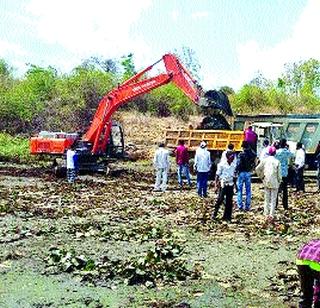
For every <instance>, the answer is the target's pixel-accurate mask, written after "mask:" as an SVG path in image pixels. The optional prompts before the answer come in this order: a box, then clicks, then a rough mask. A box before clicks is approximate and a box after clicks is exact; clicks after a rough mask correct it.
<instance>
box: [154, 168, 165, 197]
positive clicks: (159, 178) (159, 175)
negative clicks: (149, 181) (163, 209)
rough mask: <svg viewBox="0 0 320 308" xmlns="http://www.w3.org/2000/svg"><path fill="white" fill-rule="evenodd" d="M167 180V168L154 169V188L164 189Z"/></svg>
mask: <svg viewBox="0 0 320 308" xmlns="http://www.w3.org/2000/svg"><path fill="white" fill-rule="evenodd" d="M167 182H168V168H157V169H156V183H155V185H154V189H155V190H160V189H161V190H162V191H165V190H166V189H167Z"/></svg>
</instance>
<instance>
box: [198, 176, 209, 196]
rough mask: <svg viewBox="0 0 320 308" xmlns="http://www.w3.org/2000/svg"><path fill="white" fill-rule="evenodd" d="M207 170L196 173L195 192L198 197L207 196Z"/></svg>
mask: <svg viewBox="0 0 320 308" xmlns="http://www.w3.org/2000/svg"><path fill="white" fill-rule="evenodd" d="M208 176H209V172H198V173H197V192H198V195H199V196H200V197H207V196H208V194H207V189H208Z"/></svg>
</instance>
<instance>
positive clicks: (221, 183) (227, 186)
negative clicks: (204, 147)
mask: <svg viewBox="0 0 320 308" xmlns="http://www.w3.org/2000/svg"><path fill="white" fill-rule="evenodd" d="M234 159H235V153H234V152H227V153H226V160H221V162H220V163H219V164H218V168H217V172H216V180H215V186H216V188H220V187H221V190H220V193H219V197H218V200H217V202H216V204H215V209H214V212H213V214H212V218H213V219H215V218H216V217H217V214H218V211H219V208H220V205H221V204H222V202H223V200H224V197H225V198H226V206H225V210H224V214H223V217H222V219H223V220H226V221H231V217H232V197H233V185H234V178H235V172H236V165H235V164H234V163H233V162H234Z"/></svg>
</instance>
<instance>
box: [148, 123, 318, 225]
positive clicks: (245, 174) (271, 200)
mask: <svg viewBox="0 0 320 308" xmlns="http://www.w3.org/2000/svg"><path fill="white" fill-rule="evenodd" d="M256 145H257V136H256V134H255V133H254V132H253V131H252V129H251V127H249V128H248V130H247V131H246V133H245V140H244V141H243V143H242V148H243V150H242V151H241V152H240V153H239V154H237V153H236V152H235V151H234V146H233V144H229V145H228V148H227V149H226V150H225V151H224V152H223V153H222V156H221V160H220V162H219V163H218V164H217V170H216V173H215V179H214V182H213V186H214V189H215V192H216V193H217V194H218V197H217V200H216V203H215V207H214V211H213V214H212V218H213V219H216V218H217V216H218V212H219V209H220V206H221V205H222V204H223V203H225V210H224V214H223V217H222V219H223V220H226V221H230V220H231V219H232V208H233V195H234V193H235V192H236V194H237V198H236V200H237V207H238V209H239V210H240V211H250V208H251V175H252V172H253V171H255V172H256V174H257V176H258V177H259V178H261V180H262V182H263V186H264V214H265V215H266V216H267V218H268V220H270V221H272V220H273V219H274V215H275V209H276V206H277V203H278V195H279V192H282V204H283V208H284V209H286V210H287V209H288V183H289V177H288V173H289V166H290V162H291V160H294V164H293V170H294V174H295V176H294V183H295V187H296V193H297V194H299V193H301V192H304V190H305V186H304V179H303V172H304V167H305V150H304V148H303V145H302V143H301V142H298V143H297V145H296V151H295V154H294V153H292V152H290V150H289V147H288V144H287V141H286V140H285V139H282V140H280V142H275V143H274V144H272V145H270V144H269V141H268V140H265V141H264V143H263V149H262V150H261V152H260V154H259V157H257V155H256ZM318 156H320V153H319V155H318ZM175 157H176V164H177V173H178V183H179V186H180V188H182V187H183V176H185V177H186V180H187V185H188V187H191V185H192V184H191V180H190V170H189V155H188V149H187V147H186V146H185V144H184V141H183V140H180V141H179V145H178V147H177V148H176V149H175ZM169 164H170V162H169V151H168V150H167V149H165V145H164V144H163V143H161V144H160V145H159V149H158V150H157V151H156V153H155V156H154V166H155V168H156V183H155V190H156V191H165V190H166V188H167V179H168V170H169ZM318 164H319V166H320V157H319V163H318ZM193 167H194V170H195V171H196V174H197V193H198V195H199V196H200V197H204V198H205V197H207V195H208V193H207V190H208V179H209V175H210V172H211V170H212V161H211V155H210V152H209V151H208V149H207V143H206V142H205V141H201V143H200V145H199V148H198V149H197V150H196V153H195V157H194V165H193ZM319 173H320V172H319ZM290 182H291V180H290ZM244 188H245V198H244V194H243V190H244ZM319 189H320V181H319Z"/></svg>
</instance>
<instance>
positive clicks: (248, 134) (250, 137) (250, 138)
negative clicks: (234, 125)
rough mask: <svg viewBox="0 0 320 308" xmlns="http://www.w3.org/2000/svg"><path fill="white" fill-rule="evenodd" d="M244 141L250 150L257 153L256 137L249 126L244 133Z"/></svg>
mask: <svg viewBox="0 0 320 308" xmlns="http://www.w3.org/2000/svg"><path fill="white" fill-rule="evenodd" d="M244 140H245V141H247V142H248V144H249V145H250V147H251V149H252V150H253V151H255V152H256V153H257V141H258V135H257V134H256V133H255V132H254V131H253V129H252V126H251V125H250V126H248V128H247V129H246V130H245V131H244Z"/></svg>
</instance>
